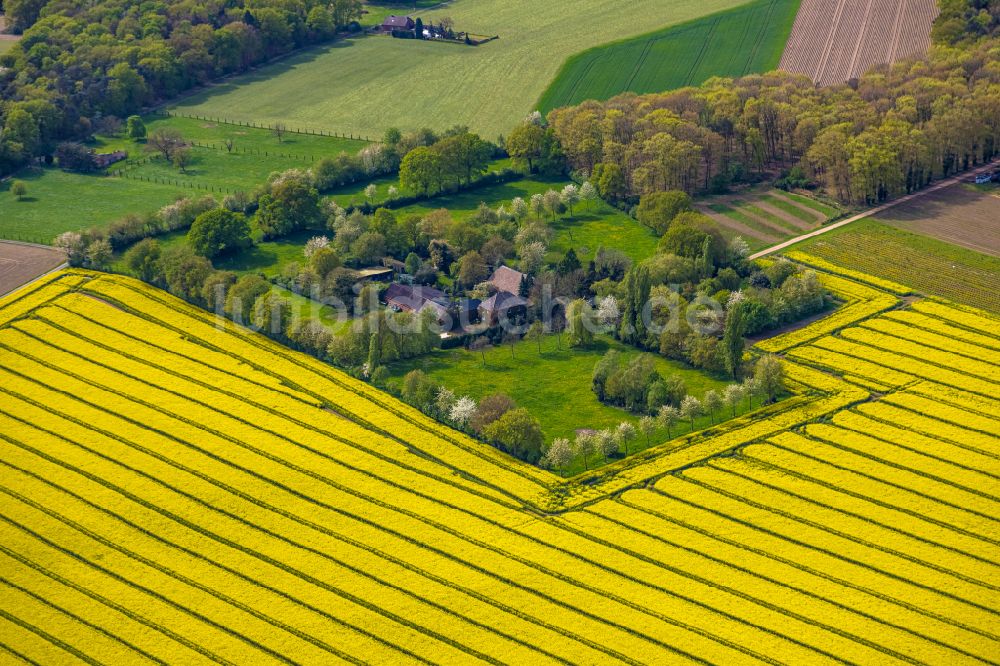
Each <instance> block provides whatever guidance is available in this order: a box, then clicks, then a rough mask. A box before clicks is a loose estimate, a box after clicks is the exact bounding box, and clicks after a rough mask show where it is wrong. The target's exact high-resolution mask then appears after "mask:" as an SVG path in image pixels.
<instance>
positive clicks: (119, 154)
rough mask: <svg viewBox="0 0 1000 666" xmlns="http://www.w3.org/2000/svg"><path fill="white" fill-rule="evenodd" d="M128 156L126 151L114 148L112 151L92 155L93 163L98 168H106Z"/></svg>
mask: <svg viewBox="0 0 1000 666" xmlns="http://www.w3.org/2000/svg"><path fill="white" fill-rule="evenodd" d="M127 157H128V153H126V152H125V151H124V150H116V151H115V152H113V153H96V154H95V155H94V164H95V165H96V166H97V168H98V169H106V168H108V167H109V166H111V165H112V164H114V163H115V162H121V161H122V160H124V159H126V158H127Z"/></svg>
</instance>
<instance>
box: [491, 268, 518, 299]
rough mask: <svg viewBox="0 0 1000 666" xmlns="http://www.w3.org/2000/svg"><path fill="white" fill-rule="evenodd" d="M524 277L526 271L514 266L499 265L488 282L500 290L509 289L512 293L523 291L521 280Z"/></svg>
mask: <svg viewBox="0 0 1000 666" xmlns="http://www.w3.org/2000/svg"><path fill="white" fill-rule="evenodd" d="M523 279H524V273H522V272H521V271H515V270H514V269H513V268H508V267H507V266H499V267H497V269H496V270H495V271H493V275H491V276H490V279H489V280H488V282H489V283H490V284H492V285H493V286H494V287H496V288H497V290H498V291H509V292H510V293H511V294H518V293H520V292H521V280H523Z"/></svg>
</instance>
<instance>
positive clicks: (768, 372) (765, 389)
mask: <svg viewBox="0 0 1000 666" xmlns="http://www.w3.org/2000/svg"><path fill="white" fill-rule="evenodd" d="M753 376H754V380H755V381H756V383H757V385H758V386H759V387H760V391H761V392H762V393H763V394H764V395H765V396H767V401H768V402H774V401H775V399H776V398H777V396H778V393H780V392H781V390H782V389H783V388H784V384H785V371H784V368H783V367H782V365H781V361H779V360H778V357H777V356H774V355H773V354H767V355H765V356H761V357H760V358H759V359H757V363H756V364H755V365H754V370H753Z"/></svg>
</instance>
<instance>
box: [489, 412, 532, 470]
mask: <svg viewBox="0 0 1000 666" xmlns="http://www.w3.org/2000/svg"><path fill="white" fill-rule="evenodd" d="M483 436H484V437H486V439H488V440H490V441H491V442H493V443H494V444H495V445H496V446H497V448H499V449H500V450H501V451H504V452H506V453H509V454H510V455H512V456H514V457H515V458H520V459H521V460H524V461H525V462H528V463H532V464H534V463H536V462H538V460H539V458H541V457H542V443H543V442H544V441H545V437H544V435H542V427H541V424H539V423H538V419H536V418H535V417H534V416H532V415H531V413H530V412H529V411H528V410H527V409H523V408H518V409H512V410H511V411H509V412H507V413H506V414H504V415H503V416H501V417H500V418H499V419H497V420H496V421H494V422H493V423H491V424H490V425H488V426H486V427H485V428H483Z"/></svg>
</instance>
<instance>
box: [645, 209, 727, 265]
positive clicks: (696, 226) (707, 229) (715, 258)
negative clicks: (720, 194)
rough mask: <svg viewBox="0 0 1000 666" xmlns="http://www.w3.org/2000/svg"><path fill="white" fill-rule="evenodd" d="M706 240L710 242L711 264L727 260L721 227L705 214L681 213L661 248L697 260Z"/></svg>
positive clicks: (666, 234)
mask: <svg viewBox="0 0 1000 666" xmlns="http://www.w3.org/2000/svg"><path fill="white" fill-rule="evenodd" d="M706 239H708V241H709V244H708V247H709V254H710V259H711V262H712V263H713V264H715V263H718V262H719V261H720V260H722V259H723V258H725V255H726V249H727V247H726V240H725V238H724V237H723V236H722V232H721V231H719V225H717V224H716V223H715V221H714V220H712V218H710V217H709V216H707V215H704V214H703V213H697V212H686V213H680V214H679V215H678V216H677V217H675V218H674V221H673V222H672V223H671V224H670V228H669V229H668V230H667V232H666V233H665V234H663V238H661V239H660V244H659V248H660V250H661V251H664V252H671V253H673V254H676V255H678V256H681V257H689V258H691V259H697V258H698V257H699V256H701V255H702V253H703V251H704V249H705V240H706Z"/></svg>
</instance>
